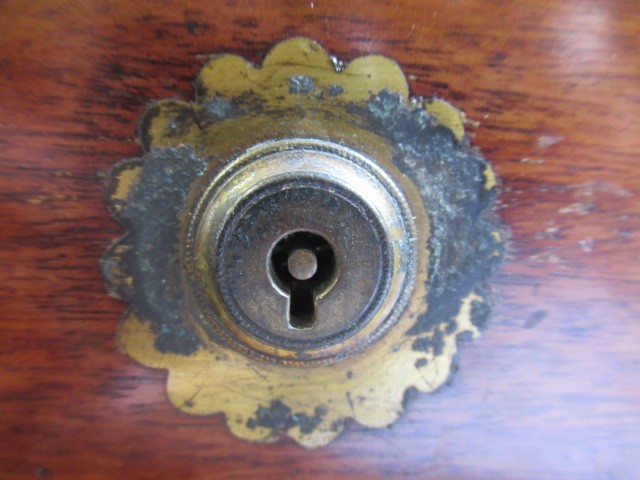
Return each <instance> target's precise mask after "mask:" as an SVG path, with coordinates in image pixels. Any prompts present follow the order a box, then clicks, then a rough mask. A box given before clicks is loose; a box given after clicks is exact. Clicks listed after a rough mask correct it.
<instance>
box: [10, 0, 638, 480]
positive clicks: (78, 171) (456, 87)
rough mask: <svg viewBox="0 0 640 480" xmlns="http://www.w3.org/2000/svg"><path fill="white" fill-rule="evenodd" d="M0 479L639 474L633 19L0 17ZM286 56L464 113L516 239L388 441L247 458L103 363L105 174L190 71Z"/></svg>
mask: <svg viewBox="0 0 640 480" xmlns="http://www.w3.org/2000/svg"><path fill="white" fill-rule="evenodd" d="M0 27H1V32H2V33H0V218H1V228H0V255H1V256H0V269H1V270H0V271H1V272H2V274H1V275H0V295H1V296H2V304H1V306H0V328H1V330H0V332H1V335H2V339H1V340H0V478H3V479H22V478H44V477H50V478H70V479H89V478H91V479H93V478H96V479H102V478H104V479H112V478H159V479H160V478H162V479H164V478H166V479H173V478H222V479H237V478H252V479H255V478H313V477H316V478H363V479H364V478H367V479H370V478H429V479H477V478H491V479H496V480H497V479H510V480H518V479H539V478H553V479H583V480H585V479H609V478H621V479H624V478H629V479H630V478H638V477H639V476H640V455H639V453H640V347H639V346H638V345H639V343H640V300H639V298H640V269H639V267H640V200H639V196H638V195H639V194H640V173H639V172H640V169H639V166H640V160H639V157H638V155H639V154H640V121H639V114H640V41H639V40H638V38H639V36H640V3H638V2H637V1H634V0H628V1H624V0H610V1H607V0H600V1H598V0H565V1H562V2H560V1H555V0H540V1H535V0H528V1H517V2H516V1H511V2H509V1H507V2H505V1H498V0H493V1H491V0H486V1H481V0H469V1H460V0H452V1H447V2H433V1H420V0H411V1H410V0H405V1H394V2H374V1H370V2H363V1H354V0H352V1H350V2H347V1H329V0H314V1H313V2H309V1H307V2H293V1H276V0H274V1H257V0H255V1H250V0H229V1H226V2H222V1H217V2H216V1H206V2H205V1H203V2H196V1H184V2H175V1H152V0H137V1H135V2H134V1H127V0H122V1H97V0H96V1H91V0H85V1H82V2H77V1H63V0H59V1H55V0H49V1H46V0H34V1H31V2H24V1H20V0H4V1H3V2H2V4H1V5H0ZM292 35H306V36H310V37H312V38H315V39H317V40H318V41H320V42H321V43H323V44H324V45H325V46H326V47H327V48H329V49H330V51H331V52H332V53H334V54H336V55H337V56H338V57H340V58H342V59H344V60H350V59H352V58H355V57H356V56H358V55H362V54H366V53H370V52H376V53H382V54H385V55H388V56H391V57H393V58H395V59H397V60H398V61H399V62H400V64H401V65H402V67H403V68H404V69H405V71H406V72H407V74H409V75H410V79H411V87H412V90H413V93H415V94H418V95H425V96H430V95H437V96H440V97H442V98H445V99H447V100H450V101H452V102H453V103H454V104H455V105H457V106H458V107H460V108H462V109H463V110H464V111H465V112H466V113H467V114H468V117H469V119H470V120H471V121H473V122H474V126H473V128H472V129H471V130H472V134H473V135H474V143H475V144H476V145H477V146H479V147H480V148H482V150H483V151H484V153H485V154H486V156H487V157H488V158H489V159H490V160H491V161H492V162H493V164H494V166H495V168H496V170H497V172H498V173H499V175H500V176H501V178H502V182H503V185H502V189H503V193H502V195H501V204H500V214H501V216H502V218H503V219H504V221H505V222H506V223H508V224H509V225H510V226H511V228H512V231H513V238H512V241H511V247H510V258H509V260H508V262H507V264H506V265H505V266H504V268H503V269H502V271H501V273H500V274H499V275H498V277H497V278H496V279H495V282H494V284H495V287H496V292H497V295H498V307H497V309H496V311H495V315H494V320H493V323H492V325H491V326H490V327H489V329H488V330H487V332H486V334H485V335H484V336H483V337H482V338H481V339H480V340H479V341H477V342H474V343H469V344H465V345H463V346H462V348H461V353H460V354H459V364H460V371H459V372H458V374H457V375H456V377H455V379H454V381H453V384H452V385H450V386H448V387H447V388H444V389H442V390H440V391H439V392H437V393H436V394H434V395H420V396H412V395H409V396H408V401H407V412H406V415H405V416H404V418H403V419H401V420H400V421H398V422H397V423H396V424H395V425H393V426H392V427H391V428H388V429H383V430H367V429H364V428H362V427H360V426H358V425H357V424H351V425H350V426H349V427H348V428H347V430H346V431H345V433H344V434H343V435H342V436H341V437H340V438H339V439H338V440H337V441H336V442H334V443H333V444H331V445H329V446H328V447H325V448H322V449H319V450H314V451H308V450H305V449H302V448H300V447H298V446H297V445H295V444H293V443H292V442H290V441H287V440H282V441H280V442H279V443H276V444H267V445H264V444H262V445H253V444H248V443H244V442H242V441H240V440H238V439H236V438H234V437H233V436H232V435H230V434H229V433H228V431H227V430H226V427H225V426H224V421H223V418H222V417H221V416H220V415H217V416H212V417H207V418H193V417H188V416H185V415H184V414H181V413H179V412H178V411H176V410H175V409H174V408H173V407H171V406H170V405H169V403H168V402H167V401H166V399H165V394H164V385H165V380H164V373H163V372H162V371H153V370H148V369H145V368H142V367H140V366H138V365H136V364H134V362H133V361H132V360H131V359H129V358H128V357H126V356H125V355H122V354H121V353H119V352H118V351H117V347H116V343H115V337H114V334H115V329H116V325H117V323H118V320H119V316H120V314H121V312H122V311H123V310H124V308H125V306H124V305H123V304H121V303H119V302H117V301H115V300H113V299H110V298H109V297H108V296H107V294H106V293H105V290H104V288H103V282H102V279H101V277H100V274H99V271H98V260H99V257H100V256H101V254H102V253H103V251H104V250H105V248H106V246H107V245H108V244H109V242H110V241H111V239H113V238H115V237H117V236H118V235H120V233H121V230H120V227H119V226H118V225H117V224H116V223H115V222H114V221H112V219H111V218H109V216H108V215H107V213H106V211H105V209H104V206H103V201H102V195H103V178H104V173H105V172H106V171H107V170H108V169H109V167H110V166H111V165H112V164H114V163H115V162H117V161H118V160H120V159H122V158H127V157H133V156H135V155H137V154H139V153H140V147H139V145H138V144H137V143H136V141H135V130H136V122H137V119H138V118H139V116H140V113H141V112H142V110H143V108H144V106H145V104H146V103H147V102H149V101H151V100H154V99H159V98H168V97H178V98H181V99H184V100H191V99H192V98H193V89H192V80H193V79H194V76H195V74H196V72H197V71H198V68H199V67H200V65H201V64H202V63H203V61H204V60H205V59H206V58H207V55H209V54H212V53H221V52H235V53H238V54H241V55H243V56H246V57H247V58H249V59H251V60H253V61H256V62H259V61H260V60H261V59H262V58H263V57H264V55H265V53H266V52H267V50H268V48H269V47H270V46H271V45H272V44H273V43H275V42H276V41H278V40H281V39H283V38H286V37H289V36H292Z"/></svg>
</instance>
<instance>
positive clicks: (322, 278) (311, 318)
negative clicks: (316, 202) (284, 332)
mask: <svg viewBox="0 0 640 480" xmlns="http://www.w3.org/2000/svg"><path fill="white" fill-rule="evenodd" d="M271 271H272V277H273V279H274V280H275V282H276V283H277V285H278V287H280V289H281V290H283V291H284V292H285V293H287V295H288V296H289V311H288V312H287V321H288V324H289V327H290V328H293V329H296V330H303V329H310V328H313V327H314V326H315V324H316V321H317V319H318V314H317V303H318V298H320V297H321V296H322V295H324V294H325V293H326V292H327V291H329V289H330V288H331V286H332V285H333V283H334V282H333V280H334V279H335V276H336V256H335V253H334V251H333V248H332V247H331V245H330V244H329V242H328V241H327V240H326V239H325V238H323V237H322V236H320V235H318V234H316V233H313V232H307V231H299V232H294V233H290V234H289V235H286V236H285V237H283V238H281V239H280V240H279V241H278V243H276V245H275V246H274V247H273V249H272V251H271Z"/></svg>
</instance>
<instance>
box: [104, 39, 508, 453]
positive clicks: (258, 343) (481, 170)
mask: <svg viewBox="0 0 640 480" xmlns="http://www.w3.org/2000/svg"><path fill="white" fill-rule="evenodd" d="M464 123H465V120H464V116H463V114H462V113H461V112H459V111H458V110H457V109H455V108H454V107H452V106H451V105H449V104H448V103H446V102H444V101H443V100H439V99H428V100H425V99H410V98H409V89H408V86H407V82H406V79H405V76H404V74H403V73H402V71H401V69H400V67H399V66H398V65H397V64H396V63H395V62H394V61H393V60H390V59H389V58H386V57H382V56H379V55H369V56H365V57H360V58H357V59H355V60H353V61H352V62H350V63H349V64H347V65H345V66H342V65H338V64H336V63H335V62H333V61H332V60H331V57H330V56H329V55H328V54H327V52H326V51H325V50H324V49H323V48H322V47H321V46H320V45H319V44H318V43H316V42H314V41H313V40H310V39H307V38H293V39H290V40H286V41H284V42H281V43H279V44H277V45H276V46H275V47H274V48H273V49H272V50H271V52H270V53H269V54H268V55H267V57H266V58H265V60H264V62H263V63H262V65H261V66H260V67H256V66H254V65H252V64H250V63H249V62H247V61H246V60H244V59H242V58H240V57H238V56H235V55H229V54H227V55H218V56H215V57H213V58H212V59H211V60H210V61H209V62H208V63H207V64H205V66H204V67H203V68H202V70H201V72H200V74H199V76H198V79H197V81H196V101H195V102H194V103H187V102H183V101H179V100H163V101H159V102H156V103H153V104H151V105H150V106H149V107H148V109H147V110H146V112H145V114H144V116H143V118H142V120H141V122H140V133H139V135H140V141H141V143H142V146H143V148H144V155H143V156H141V157H140V158H136V159H132V160H127V161H123V162H121V163H119V164H117V165H116V166H115V167H114V168H113V170H112V172H111V173H110V176H109V180H108V184H107V195H106V196H107V203H108V206H109V209H110V211H111V213H112V214H113V215H114V216H115V217H116V218H117V219H118V220H119V221H120V222H121V223H122V225H123V226H124V227H125V229H126V233H125V234H124V235H123V237H122V238H120V239H119V240H117V241H116V242H115V243H114V244H113V245H112V246H111V247H110V249H109V250H108V251H107V253H106V254H105V256H104V258H103V262H102V270H103V273H104V276H105V278H106V279H107V284H108V288H109V291H110V293H111V294H112V295H114V296H115V297H118V298H121V299H123V300H124V301H126V302H128V303H129V304H130V308H129V309H128V310H127V312H126V313H125V314H124V316H123V319H122V321H121V323H120V326H119V328H118V334H117V338H118V342H119V345H120V347H121V349H122V350H123V351H124V352H126V353H127V354H128V355H130V356H131V357H132V358H134V359H135V360H137V361H138V362H140V363H141V364H143V365H146V366H148V367H151V368H159V369H165V370H166V371H167V392H168V397H169V399H170V401H171V403H172V404H173V405H175V406H176V407H177V408H178V409H180V410H181V411H183V412H186V413H189V414H193V415H210V414H215V413H219V412H222V413H224V414H225V416H226V420H227V425H228V426H229V429H230V430H231V432H233V433H234V434H235V435H236V436H238V437H240V438H243V439H246V440H251V441H265V440H273V439H274V438H276V437H277V435H278V434H286V435H288V436H289V437H291V438H293V439H294V440H295V441H296V442H298V443H300V444H302V445H304V446H306V447H318V446H321V445H324V444H326V443H328V442H330V441H331V440H333V439H334V438H336V437H337V436H338V435H339V434H340V432H341V431H342V430H343V428H344V425H345V422H346V421H347V420H348V419H354V420H356V421H357V422H359V423H361V424H362V425H366V426H369V427H383V426H387V425H389V424H391V423H393V422H394V421H395V420H397V418H398V417H399V415H400V414H401V412H402V408H403V407H402V401H403V397H404V395H405V391H406V390H407V389H408V388H409V387H415V388H416V389H418V390H419V391H422V392H431V391H434V390H435V389H437V388H438V387H440V386H441V385H443V384H444V383H445V382H446V380H447V378H448V377H449V375H450V373H451V365H452V359H453V356H454V355H455V353H456V351H457V340H459V339H460V338H466V337H468V338H475V337H477V336H478V335H479V331H480V328H481V327H482V326H483V325H484V323H485V322H486V319H487V317H488V313H489V310H490V308H489V307H490V302H491V300H490V295H489V288H488V285H487V280H488V277H489V276H490V275H491V273H492V272H493V271H495V269H496V268H497V267H498V266H499V264H500V262H501V259H502V256H503V250H504V240H503V238H504V232H503V230H502V228H501V227H500V226H499V224H498V222H497V220H496V219H495V217H494V215H493V214H492V205H493V201H494V199H495V195H496V183H497V181H496V178H495V175H494V173H493V170H492V169H491V167H490V166H489V165H488V164H487V163H486V162H485V161H484V160H483V159H482V158H480V157H479V156H478V155H477V154H475V153H474V152H473V151H472V150H471V148H470V146H469V142H468V140H467V138H466V137H465V135H464ZM278 182H279V183H278ZM276 187H277V188H276ZM282 192H285V193H286V194H283V193H282ZM305 192H307V193H305ZM303 194H306V195H309V197H308V198H313V202H316V203H315V204H314V206H313V207H310V206H309V205H308V204H307V203H305V201H301V200H299V198H303V199H304V198H307V197H297V196H296V195H303ZM278 195H280V196H281V198H280V197H278ZM277 198H278V199H279V200H277V202H280V203H277V202H276V200H275V199H277ZM327 199H328V200H331V201H328V200H327ZM325 200H327V201H326V202H325V203H323V202H324V201H325ZM309 201H311V200H309ZM260 202H263V203H260ZM269 202H271V203H269ZM274 202H275V203H274ZM287 202H288V203H287ZM359 202H360V203H359ZM263 204H264V206H262V207H260V208H261V209H257V207H255V208H254V206H255V205H263ZM272 204H273V205H276V207H278V206H282V205H289V206H287V207H286V208H287V209H288V210H286V212H285V213H286V215H284V214H282V215H280V216H278V215H279V213H278V208H276V207H273V205H272ZM268 206H270V207H269V208H273V210H269V212H270V213H269V215H271V217H267V216H265V215H267V214H264V212H265V211H267V210H266V209H267V207H268ZM282 208H284V207H282ZM252 209H253V210H252ZM332 209H333V210H332ZM368 209H370V210H368ZM238 212H240V213H238ZM243 212H244V213H243ZM326 212H330V213H331V215H329V214H328V213H327V214H325V213H326ZM367 212H369V213H367ZM243 215H244V216H246V217H247V218H248V217H251V218H252V220H251V221H247V222H245V223H242V222H241V221H242V220H245V218H244V217H243ZM261 215H262V216H261ZM341 215H342V216H343V217H344V219H346V220H344V222H343V223H339V222H340V221H343V220H340V219H342V218H343V217H341ZM241 217H242V218H241ZM374 217H375V218H376V219H378V220H376V221H375V222H374V221H373V219H374ZM263 218H270V219H271V221H267V220H261V219H263ZM275 219H278V221H276V220H275ZM349 219H351V220H349ZM334 220H335V222H337V223H336V224H338V223H339V225H338V227H339V228H338V227H335V228H334V226H332V225H329V224H330V223H331V222H332V221H334ZM256 222H264V225H263V226H264V228H261V229H256V228H253V227H255V225H256V224H257V223H256ZM305 222H306V223H305ZM358 222H360V223H358ZM372 222H373V223H372ZM376 222H377V223H376ZM285 224H286V225H285ZM374 224H375V225H374ZM350 225H351V227H350ZM358 225H362V226H358ZM369 227H371V228H369ZM299 230H300V231H302V230H304V231H308V232H311V233H309V234H308V235H307V234H305V235H307V237H304V236H303V237H304V238H303V237H301V238H302V240H300V241H302V242H304V241H309V242H311V244H312V245H319V246H318V247H317V248H318V249H320V248H329V247H326V245H330V248H333V249H334V250H335V252H334V254H335V257H336V263H335V265H334V264H332V267H331V268H335V272H334V273H331V272H330V273H329V274H327V277H326V278H327V280H326V284H322V285H321V287H318V289H321V290H322V291H321V292H320V290H318V292H320V293H317V294H314V295H316V296H315V297H314V298H315V301H317V305H316V308H317V311H315V313H314V315H316V317H317V318H316V319H315V320H314V321H315V323H313V322H311V323H308V324H303V323H300V322H303V320H304V321H305V322H306V321H307V320H305V319H306V318H307V317H304V318H303V320H296V321H298V322H299V323H295V322H293V323H292V321H291V318H289V317H287V315H290V316H291V315H297V314H296V313H295V312H294V313H291V312H293V310H292V309H291V307H290V302H292V299H291V298H292V297H291V298H287V291H286V286H285V287H283V286H282V285H281V284H280V283H279V280H278V279H275V280H274V273H273V268H272V267H270V266H269V265H270V264H269V262H268V261H267V260H265V259H264V258H263V257H269V256H270V255H273V254H272V253H271V252H273V249H274V248H276V247H275V246H274V245H278V242H282V239H283V238H285V237H286V236H287V235H293V234H295V232H297V231H299ZM312 234H313V235H316V234H317V236H323V238H326V242H325V243H322V242H323V241H324V240H322V239H321V240H317V239H315V240H314V239H313V238H312V236H313V235H312ZM287 238H288V237H287ZM305 238H306V239H307V240H305ZM309 239H311V240H309ZM363 239H364V240H363ZM372 239H373V240H372ZM375 239H379V240H378V241H376V240H375ZM343 240H344V241H343ZM365 240H366V241H367V242H368V243H367V245H368V246H367V249H366V250H363V249H362V247H359V246H358V245H362V244H364V243H365ZM243 242H246V245H244V243H243ZM313 242H316V243H313ZM318 242H319V243H318ZM285 243H286V242H285ZM311 244H310V245H311ZM325 244H326V245H325ZM322 245H325V246H324V247H323V246H322ZM278 248H279V247H278ZM309 248H312V247H309ZM313 248H315V247H313ZM367 252H369V253H367ZM256 255H261V256H260V257H259V258H258V259H257V260H256V258H255V256H256ZM319 258H320V257H319ZM327 258H328V257H327ZM376 262H379V265H380V267H377V266H376V265H378V263H376ZM262 266H264V268H263V267H262ZM367 268H369V270H367ZM378 271H380V272H383V273H380V274H379V275H378V273H376V272H378ZM247 272H253V273H251V274H249V273H247ZM285 273H286V272H285ZM373 277H375V278H376V279H377V280H375V281H374V280H372V279H373ZM378 277H379V278H378ZM287 281H288V280H287ZM332 282H333V283H332ZM314 288H316V287H314ZM292 289H293V287H292ZM292 291H293V290H292ZM349 292H351V293H349ZM356 292H357V293H356ZM290 295H293V293H291V294H290ZM301 295H302V294H301ZM305 298H306V297H305ZM287 301H288V302H289V304H287ZM358 302H361V303H362V307H360V306H359V305H360V304H359V303H358ZM287 305H289V307H287ZM287 308H289V310H287ZM350 309H351V310H350ZM352 310H353V312H354V313H345V312H351V311H352ZM281 311H282V312H286V311H288V312H289V314H286V313H285V314H283V316H282V318H288V321H289V323H288V324H287V323H286V322H285V323H282V321H284V320H282V321H281V318H280V316H279V315H280V313H278V312H281ZM272 312H276V313H272ZM352 317H353V318H352ZM296 318H297V317H296ZM300 318H302V317H300ZM294 320H295V319H294ZM300 325H303V326H302V327H300Z"/></svg>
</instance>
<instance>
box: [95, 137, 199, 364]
mask: <svg viewBox="0 0 640 480" xmlns="http://www.w3.org/2000/svg"><path fill="white" fill-rule="evenodd" d="M206 166H207V163H206V161H205V160H204V159H202V158H199V157H198V156H197V155H196V154H195V153H194V151H193V148H191V147H188V146H183V147H178V148H159V149H154V150H153V151H151V152H150V153H148V154H147V155H145V157H144V159H143V163H142V171H141V172H140V175H139V177H138V179H137V181H136V183H135V185H134V186H133V187H132V189H131V191H130V192H129V195H128V198H127V202H126V204H125V205H124V206H123V208H122V210H121V213H120V215H119V217H120V220H121V222H122V223H123V224H124V225H125V226H126V227H127V229H128V234H127V242H128V243H129V244H130V245H131V248H129V249H128V250H127V251H126V253H125V254H124V255H123V258H122V260H123V262H122V269H123V270H124V272H125V274H126V275H127V276H130V277H131V278H132V280H133V288H131V289H130V290H128V291H127V292H125V293H126V298H125V300H128V301H130V302H131V303H132V304H133V306H134V308H135V310H136V313H137V314H138V316H139V317H140V318H141V319H142V320H143V321H148V322H150V324H151V327H152V330H153V332H154V333H155V334H156V341H155V347H156V349H157V350H158V351H160V352H162V353H176V354H181V355H190V354H192V353H194V352H195V351H196V350H197V349H198V347H199V346H200V344H201V340H200V339H199V338H198V336H197V335H196V333H195V331H194V329H193V327H192V326H190V325H187V324H186V322H185V321H184V320H183V316H182V311H183V309H184V307H183V302H184V291H183V289H182V286H181V282H180V260H179V253H178V251H179V246H178V245H179V241H180V228H181V222H180V216H181V213H182V210H183V209H184V204H185V200H186V197H187V191H188V190H189V187H190V185H191V183H192V182H193V181H194V179H195V178H197V177H198V176H200V175H202V173H203V172H204V170H205V168H206ZM109 267H110V265H106V266H104V267H103V268H104V269H107V268H109ZM105 276H107V277H108V272H106V273H105Z"/></svg>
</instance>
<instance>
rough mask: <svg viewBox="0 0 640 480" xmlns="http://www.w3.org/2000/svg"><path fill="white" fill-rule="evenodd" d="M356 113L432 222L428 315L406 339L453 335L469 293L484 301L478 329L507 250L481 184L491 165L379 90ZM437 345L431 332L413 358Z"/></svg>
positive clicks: (476, 308)
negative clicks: (388, 146) (386, 148)
mask: <svg viewBox="0 0 640 480" xmlns="http://www.w3.org/2000/svg"><path fill="white" fill-rule="evenodd" d="M354 113H357V114H359V115H361V116H364V117H367V118H368V119H369V122H370V124H369V126H370V128H372V129H373V130H374V131H376V132H378V133H379V134H381V135H383V136H384V137H386V138H388V139H389V140H391V142H392V144H393V145H394V146H395V155H394V163H395V165H396V166H397V167H398V168H399V169H400V170H401V171H402V172H404V173H405V174H407V175H408V176H410V177H411V178H412V179H413V180H414V182H415V183H416V185H417V186H418V188H419V191H420V195H421V197H422V200H423V202H424V205H425V207H426V209H427V211H428V212H429V216H430V222H431V236H430V238H429V249H430V251H431V252H430V256H429V261H430V264H429V284H428V291H429V294H428V298H427V302H428V305H429V308H428V310H427V311H426V312H425V313H423V314H422V315H420V317H419V318H418V320H417V322H416V324H415V326H414V327H413V328H412V329H411V330H410V331H409V332H408V334H409V335H417V334H421V333H426V332H429V331H433V330H434V329H436V328H437V327H438V326H440V325H443V326H444V328H445V331H446V332H451V331H454V330H455V317H456V316H457V314H458V312H459V311H460V305H461V302H462V300H463V299H464V298H466V297H467V296H468V295H469V294H471V293H475V294H476V295H478V296H480V297H482V298H483V299H486V302H485V303H479V302H474V304H473V312H472V318H473V323H474V324H475V325H476V326H478V327H484V326H485V324H486V322H487V319H488V316H489V310H490V298H491V295H490V291H489V286H488V279H489V277H490V276H491V275H492V274H493V273H494V272H495V271H496V270H497V269H498V267H499V266H500V264H501V263H502V259H503V256H504V246H505V243H504V241H502V238H504V237H505V235H496V234H495V233H496V232H501V231H502V230H503V228H502V227H501V225H500V222H499V220H498V218H497V216H496V215H495V212H494V204H495V199H496V195H497V188H496V185H495V182H493V183H492V184H487V179H486V172H487V170H489V171H491V168H490V166H489V164H488V163H487V162H486V161H485V160H484V159H483V158H482V157H480V156H479V155H478V153H477V152H476V151H475V150H473V149H472V148H471V146H470V144H469V142H468V140H467V139H462V141H459V140H458V139H456V137H455V135H454V133H453V132H452V131H451V130H450V129H449V128H447V127H445V126H442V125H439V124H438V122H437V121H436V119H435V118H434V117H433V116H431V115H430V114H429V113H428V112H426V111H425V110H424V109H423V108H422V107H421V106H413V105H407V103H406V102H405V101H404V99H403V98H402V97H401V96H400V95H398V94H396V93H393V92H390V91H387V90H383V91H381V92H380V93H379V94H378V95H375V96H373V97H372V98H371V99H370V101H369V102H368V104H366V105H365V106H363V107H355V108H354ZM440 344H441V339H440V336H439V334H438V330H436V332H435V334H434V336H433V337H432V338H431V339H427V340H424V339H421V340H419V341H416V344H415V345H414V350H419V351H427V350H433V351H434V352H437V351H439V350H440V349H441V345H440ZM436 354H437V353H436Z"/></svg>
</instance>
